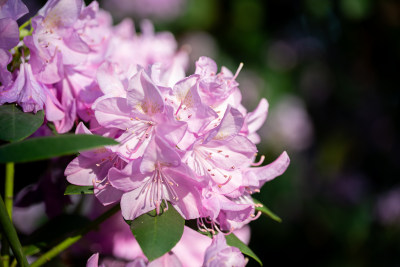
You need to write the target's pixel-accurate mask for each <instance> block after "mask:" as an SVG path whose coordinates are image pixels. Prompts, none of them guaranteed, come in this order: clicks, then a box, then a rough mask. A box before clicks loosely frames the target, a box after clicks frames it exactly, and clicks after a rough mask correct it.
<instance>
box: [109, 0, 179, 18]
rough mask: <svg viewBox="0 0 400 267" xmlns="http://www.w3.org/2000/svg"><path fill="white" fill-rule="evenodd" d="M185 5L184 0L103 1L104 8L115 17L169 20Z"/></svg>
mask: <svg viewBox="0 0 400 267" xmlns="http://www.w3.org/2000/svg"><path fill="white" fill-rule="evenodd" d="M185 4H186V0H147V1H146V0H109V1H104V8H105V9H107V10H109V11H110V12H111V13H113V14H114V15H115V16H117V17H125V16H135V17H138V18H152V19H155V20H170V19H173V18H176V17H177V16H178V15H180V14H181V13H182V12H183V10H184V6H185Z"/></svg>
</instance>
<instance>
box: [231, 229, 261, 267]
mask: <svg viewBox="0 0 400 267" xmlns="http://www.w3.org/2000/svg"><path fill="white" fill-rule="evenodd" d="M225 238H226V243H227V244H228V245H229V246H231V247H237V248H238V249H240V251H241V252H242V253H243V254H245V255H247V256H249V257H251V258H253V259H254V260H256V261H257V262H258V263H259V264H260V265H261V266H262V265H263V264H262V262H261V260H260V258H258V257H257V255H256V254H255V253H254V252H253V251H252V250H251V249H250V248H249V247H248V246H247V245H246V244H245V243H243V242H242V241H241V240H240V239H239V238H237V237H236V236H235V235H234V234H230V235H226V236H225Z"/></svg>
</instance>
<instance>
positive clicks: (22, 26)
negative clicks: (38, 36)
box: [19, 18, 32, 31]
mask: <svg viewBox="0 0 400 267" xmlns="http://www.w3.org/2000/svg"><path fill="white" fill-rule="evenodd" d="M31 23H32V18H30V19H28V20H27V21H25V23H24V24H22V25H21V26H19V30H20V31H21V30H22V29H25V28H26V27H27V26H28V25H31Z"/></svg>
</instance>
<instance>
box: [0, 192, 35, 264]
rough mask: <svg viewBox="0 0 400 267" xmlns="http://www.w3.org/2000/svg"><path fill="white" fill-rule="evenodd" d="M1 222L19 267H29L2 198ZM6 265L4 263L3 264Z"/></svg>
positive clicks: (0, 208) (0, 203) (0, 202)
mask: <svg viewBox="0 0 400 267" xmlns="http://www.w3.org/2000/svg"><path fill="white" fill-rule="evenodd" d="M0 222H1V226H2V228H3V234H4V235H5V236H6V237H7V240H8V243H9V244H10V246H11V249H12V251H13V252H14V256H15V258H16V259H17V261H18V264H19V266H21V267H25V266H26V267H28V266H29V264H28V262H27V261H26V258H25V256H24V253H23V252H22V247H21V243H20V242H19V239H18V235H17V232H16V231H15V228H14V226H13V224H12V222H11V220H10V217H9V215H8V212H7V210H6V207H5V205H4V202H3V198H2V197H1V196H0ZM3 264H4V262H3Z"/></svg>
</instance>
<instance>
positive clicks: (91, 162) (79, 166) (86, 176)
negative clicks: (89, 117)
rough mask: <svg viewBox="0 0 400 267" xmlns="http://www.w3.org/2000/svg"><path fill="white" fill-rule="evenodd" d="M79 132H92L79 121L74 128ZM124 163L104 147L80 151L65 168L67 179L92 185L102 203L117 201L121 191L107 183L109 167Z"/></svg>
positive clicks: (121, 165) (83, 184)
mask: <svg viewBox="0 0 400 267" xmlns="http://www.w3.org/2000/svg"><path fill="white" fill-rule="evenodd" d="M76 133H77V134H79V133H81V134H92V133H91V132H90V131H89V130H88V129H87V128H86V127H85V126H84V125H83V123H80V124H79V125H78V127H77V129H76ZM125 165H126V163H125V162H124V161H123V160H121V159H120V158H119V157H118V156H117V155H116V154H115V153H113V152H111V151H109V150H107V149H106V148H101V149H96V150H92V151H84V152H81V153H80V155H79V156H78V157H76V158H75V159H74V160H72V161H71V162H70V163H69V165H68V166H67V168H66V169H65V173H64V174H65V176H66V177H67V180H68V181H69V182H70V183H72V184H76V185H81V186H90V185H93V186H94V193H95V195H96V197H97V198H98V199H99V200H100V202H101V203H103V205H108V204H111V203H114V202H117V201H119V200H120V199H121V196H122V192H121V191H119V190H117V189H116V188H114V187H112V186H110V185H109V170H110V168H112V167H114V168H118V169H122V168H123V167H125Z"/></svg>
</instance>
